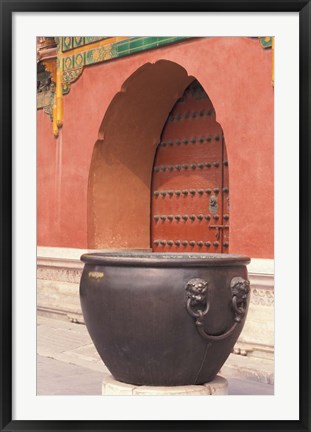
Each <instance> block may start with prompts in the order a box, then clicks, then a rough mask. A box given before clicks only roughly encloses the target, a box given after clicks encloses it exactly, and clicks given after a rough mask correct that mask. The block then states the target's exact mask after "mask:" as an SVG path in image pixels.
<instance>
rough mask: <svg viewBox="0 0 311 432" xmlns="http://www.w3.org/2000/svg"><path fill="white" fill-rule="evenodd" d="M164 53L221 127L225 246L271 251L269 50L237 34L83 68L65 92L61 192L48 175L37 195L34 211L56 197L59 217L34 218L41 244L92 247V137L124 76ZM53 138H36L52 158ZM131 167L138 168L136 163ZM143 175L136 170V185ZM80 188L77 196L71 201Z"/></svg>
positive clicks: (262, 253) (42, 210) (53, 204)
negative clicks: (195, 85) (225, 164)
mask: <svg viewBox="0 0 311 432" xmlns="http://www.w3.org/2000/svg"><path fill="white" fill-rule="evenodd" d="M161 59H162V60H163V59H165V60H170V61H172V62H175V63H177V64H179V65H181V66H182V67H183V68H184V69H185V70H186V71H187V74H188V76H193V77H195V78H196V79H198V81H199V82H200V83H201V84H202V86H203V87H204V89H205V90H206V92H207V94H208V96H209V97H210V99H211V100H212V102H213V104H214V107H215V110H216V113H217V121H218V122H219V123H220V124H221V126H222V128H223V131H224V134H225V137H226V146H227V152H228V159H229V175H230V199H231V202H230V204H231V207H230V216H231V217H230V226H231V230H230V231H231V242H230V251H231V252H238V253H245V254H248V255H250V256H253V257H259V258H260V257H262V258H263V257H264V258H271V257H273V165H274V162H273V88H272V85H271V60H272V54H271V51H269V50H263V49H262V48H261V46H260V44H259V43H258V41H257V40H256V39H249V38H235V37H234V38H202V39H193V40H188V41H186V42H183V43H180V44H176V45H173V46H167V47H163V48H161V49H158V50H153V51H146V52H144V53H140V54H138V55H133V56H129V57H127V58H123V59H120V60H117V61H112V62H108V63H104V64H99V65H95V66H92V67H89V68H86V69H85V70H84V72H83V74H82V76H81V77H80V78H79V80H78V81H77V82H76V83H75V84H73V85H72V89H71V92H70V94H69V95H68V96H66V97H65V98H64V126H63V130H62V170H61V173H62V178H61V188H60V193H59V194H56V193H55V187H54V183H55V182H53V181H51V182H49V184H48V186H47V188H44V191H43V188H41V189H40V193H39V194H38V214H39V215H43V216H45V215H46V214H47V212H48V209H54V208H57V204H58V202H60V205H59V207H60V209H61V210H60V223H56V218H54V217H53V215H52V214H50V215H49V218H48V221H47V218H45V217H42V219H41V220H38V243H39V245H42V246H45V245H47V246H60V247H80V248H86V247H88V246H91V245H90V244H89V245H88V242H87V207H88V199H87V189H88V174H89V170H90V164H91V159H92V153H93V149H94V143H95V142H96V141H97V140H98V141H101V140H102V139H103V138H104V139H105V137H103V136H99V137H98V130H99V129H100V124H101V122H102V119H103V115H104V113H106V112H107V109H108V107H109V105H110V103H111V101H112V99H113V97H114V96H115V95H116V94H117V93H118V92H119V91H120V88H121V87H122V84H123V83H124V82H125V81H126V79H127V78H128V77H129V76H131V75H132V74H133V73H134V72H135V71H136V70H137V69H139V68H140V67H141V66H142V65H144V64H146V63H155V62H157V61H158V60H161ZM176 97H178V95H176ZM38 116H40V114H38ZM158 121H160V119H158ZM40 128H41V129H42V130H40ZM38 129H39V131H38V137H43V136H46V135H48V134H50V125H47V124H46V122H41V123H38ZM98 138H99V139H98ZM124 138H125V137H124ZM45 143H47V144H48V148H45ZM53 145H54V144H53V143H51V142H50V140H47V139H46V138H45V139H43V138H42V140H41V139H40V138H39V141H38V147H40V149H39V151H38V152H40V154H43V153H44V152H46V154H49V155H50V156H51V157H53V158H55V147H56V145H57V144H56V143H55V147H53ZM155 145H156V144H155V143H153V145H152V146H151V148H152V147H153V146H155ZM99 147H100V145H99V144H98V145H97V146H96V149H95V151H97V150H98V148H99ZM153 152H154V148H153V150H152V153H153ZM114 157H115V156H114ZM43 159H44V160H46V158H42V160H43ZM151 159H152V157H151V154H150V160H151ZM44 160H43V162H44ZM40 163H41V162H40V160H39V162H38V164H39V166H38V171H39V177H40V178H41V179H44V178H46V176H48V175H49V174H48V171H49V168H48V167H47V164H45V162H44V163H43V164H42V165H41V166H40ZM131 167H132V169H135V164H134V162H132V165H131ZM146 170H147V167H146ZM133 178H134V176H133ZM144 181H145V180H144V179H143V178H141V177H140V178H139V179H137V184H138V182H142V183H143V182H144ZM111 189H113V188H111ZM108 193H111V192H109V191H108ZM77 194H78V195H79V200H77V201H76V202H73V200H72V197H74V198H76V197H77ZM125 211H126V210H125ZM92 229H94V227H93V228H92Z"/></svg>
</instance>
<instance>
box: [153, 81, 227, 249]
mask: <svg viewBox="0 0 311 432" xmlns="http://www.w3.org/2000/svg"><path fill="white" fill-rule="evenodd" d="M151 192H152V196H151V202H152V212H151V213H152V214H151V246H152V250H154V251H160V252H170V251H178V252H189V251H192V252H213V253H222V252H228V250H229V178H228V160H227V153H226V146H225V142H224V137H223V131H222V128H221V126H220V124H219V123H217V121H216V113H215V110H214V107H213V105H212V103H211V101H210V99H209V98H208V95H207V94H206V92H205V91H204V89H203V87H202V86H201V84H200V83H199V82H198V81H197V80H194V81H193V82H192V83H191V84H190V85H189V86H188V87H187V88H186V90H185V91H184V93H183V95H182V96H181V98H179V100H178V101H177V102H176V104H175V105H174V107H173V109H172V111H171V112H170V114H169V116H168V119H167V120H166V122H165V125H164V128H163V131H162V135H161V142H160V144H159V146H158V149H157V152H156V156H155V161H154V167H153V178H152V191H151Z"/></svg>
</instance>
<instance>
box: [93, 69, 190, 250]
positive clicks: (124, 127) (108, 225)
mask: <svg viewBox="0 0 311 432" xmlns="http://www.w3.org/2000/svg"><path fill="white" fill-rule="evenodd" d="M191 81H193V78H192V77H189V76H188V75H187V73H186V71H185V70H184V69H183V68H181V67H180V66H178V65H177V64H175V63H172V62H168V61H158V62H157V63H155V64H150V63H149V64H146V65H144V66H142V67H141V68H140V69H138V71H137V72H135V73H134V74H133V75H132V76H131V77H130V78H129V79H128V80H127V81H126V82H125V83H124V84H123V86H122V91H121V92H120V93H118V94H117V95H116V96H115V98H114V99H113V101H112V103H111V104H110V106H109V108H108V111H107V113H106V115H105V117H104V120H103V123H102V125H101V127H100V132H99V136H100V138H101V139H99V140H98V141H97V142H96V145H95V149H94V153H93V158H92V164H91V168H90V176H89V195H88V197H89V198H88V211H89V214H88V221H89V223H88V229H89V231H88V243H89V247H91V248H120V247H121V248H142V249H149V248H150V185H151V174H152V166H153V160H154V155H155V151H156V148H157V145H158V143H159V142H160V136H161V132H162V129H163V125H164V123H165V121H166V119H167V116H168V114H169V112H170V111H171V109H172V107H173V105H174V103H175V102H176V100H177V99H178V98H179V97H180V96H181V95H182V93H183V91H184V89H185V87H187V86H188V84H189V83H190V82H191Z"/></svg>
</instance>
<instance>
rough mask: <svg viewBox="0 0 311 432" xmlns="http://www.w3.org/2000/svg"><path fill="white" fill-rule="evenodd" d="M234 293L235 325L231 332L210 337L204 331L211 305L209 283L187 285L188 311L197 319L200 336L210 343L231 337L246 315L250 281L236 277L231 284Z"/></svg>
mask: <svg viewBox="0 0 311 432" xmlns="http://www.w3.org/2000/svg"><path fill="white" fill-rule="evenodd" d="M230 288H231V293H232V309H233V311H234V314H235V315H234V321H235V322H234V324H233V325H232V326H231V328H230V329H229V330H227V331H226V332H224V333H222V334H220V335H210V334H208V333H207V332H206V331H205V329H204V322H203V320H204V317H205V315H206V314H207V312H208V310H209V307H210V303H209V301H208V297H207V294H208V282H206V281H205V280H204V279H199V278H195V279H191V280H190V281H189V282H188V283H187V285H186V295H187V301H186V309H187V312H188V313H189V315H191V316H192V317H193V318H195V325H196V327H197V330H198V332H199V334H200V335H201V336H202V337H203V338H204V339H206V340H208V341H219V340H223V339H226V338H227V337H228V336H230V335H231V334H232V333H233V332H234V330H235V329H236V327H237V325H238V324H239V323H240V322H241V321H242V318H243V317H244V315H245V313H246V307H247V299H248V294H249V291H250V284H249V281H248V280H246V279H243V278H242V277H234V278H233V279H232V280H231V282H230Z"/></svg>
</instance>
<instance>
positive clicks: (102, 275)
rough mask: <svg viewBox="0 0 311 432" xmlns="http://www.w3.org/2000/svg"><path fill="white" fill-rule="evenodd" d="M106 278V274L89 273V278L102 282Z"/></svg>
mask: <svg viewBox="0 0 311 432" xmlns="http://www.w3.org/2000/svg"><path fill="white" fill-rule="evenodd" d="M103 277H104V272H98V271H91V272H89V278H90V279H95V280H101V279H103Z"/></svg>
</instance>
